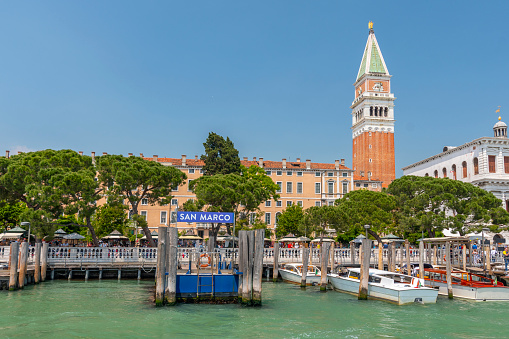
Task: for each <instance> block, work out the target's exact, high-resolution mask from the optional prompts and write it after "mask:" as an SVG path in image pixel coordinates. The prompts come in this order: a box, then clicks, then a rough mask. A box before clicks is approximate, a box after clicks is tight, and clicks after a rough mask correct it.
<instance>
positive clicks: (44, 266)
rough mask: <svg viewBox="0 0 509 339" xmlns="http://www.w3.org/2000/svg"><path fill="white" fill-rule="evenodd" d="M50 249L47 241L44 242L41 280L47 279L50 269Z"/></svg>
mask: <svg viewBox="0 0 509 339" xmlns="http://www.w3.org/2000/svg"><path fill="white" fill-rule="evenodd" d="M48 249H49V244H48V243H47V242H45V243H43V244H42V251H41V281H43V282H44V281H46V272H47V271H48Z"/></svg>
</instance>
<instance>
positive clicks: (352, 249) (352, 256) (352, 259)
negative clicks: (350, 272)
mask: <svg viewBox="0 0 509 339" xmlns="http://www.w3.org/2000/svg"><path fill="white" fill-rule="evenodd" d="M350 263H351V264H352V265H355V243H354V242H353V241H350Z"/></svg>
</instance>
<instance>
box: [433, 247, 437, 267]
mask: <svg viewBox="0 0 509 339" xmlns="http://www.w3.org/2000/svg"><path fill="white" fill-rule="evenodd" d="M437 251H438V250H437V245H433V265H434V266H436V265H437V255H438V252H437Z"/></svg>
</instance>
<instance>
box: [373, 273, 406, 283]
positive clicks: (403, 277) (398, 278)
mask: <svg viewBox="0 0 509 339" xmlns="http://www.w3.org/2000/svg"><path fill="white" fill-rule="evenodd" d="M380 276H382V277H387V278H389V279H392V280H394V282H395V283H401V284H410V283H412V277H410V276H406V275H400V274H380Z"/></svg>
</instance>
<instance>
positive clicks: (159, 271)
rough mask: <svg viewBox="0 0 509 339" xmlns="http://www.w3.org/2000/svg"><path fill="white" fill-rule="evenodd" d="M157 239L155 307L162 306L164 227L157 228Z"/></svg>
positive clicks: (164, 256) (164, 271)
mask: <svg viewBox="0 0 509 339" xmlns="http://www.w3.org/2000/svg"><path fill="white" fill-rule="evenodd" d="M157 234H158V238H157V264H156V265H157V266H156V297H155V301H156V306H162V305H163V304H164V283H165V278H166V277H165V273H166V262H165V259H166V234H167V232H166V227H159V228H158V231H157Z"/></svg>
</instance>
